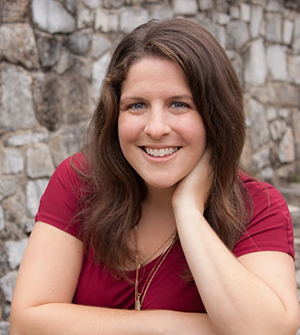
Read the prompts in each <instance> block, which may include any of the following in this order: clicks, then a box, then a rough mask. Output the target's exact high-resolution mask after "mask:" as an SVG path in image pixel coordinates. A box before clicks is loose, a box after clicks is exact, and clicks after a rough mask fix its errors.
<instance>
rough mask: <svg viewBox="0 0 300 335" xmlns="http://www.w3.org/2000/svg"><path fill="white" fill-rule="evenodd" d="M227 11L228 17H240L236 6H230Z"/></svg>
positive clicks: (236, 18)
mask: <svg viewBox="0 0 300 335" xmlns="http://www.w3.org/2000/svg"><path fill="white" fill-rule="evenodd" d="M229 13H230V17H231V18H232V19H234V20H238V19H239V18H240V9H239V7H237V6H230V8H229Z"/></svg>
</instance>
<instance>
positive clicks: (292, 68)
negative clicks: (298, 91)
mask: <svg viewBox="0 0 300 335" xmlns="http://www.w3.org/2000/svg"><path fill="white" fill-rule="evenodd" d="M289 73H290V80H291V82H292V83H293V84H297V85H300V56H292V57H291V60H290V64H289Z"/></svg>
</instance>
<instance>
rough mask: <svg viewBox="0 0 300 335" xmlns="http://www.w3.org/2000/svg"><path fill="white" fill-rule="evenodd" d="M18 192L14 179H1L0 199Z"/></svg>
mask: <svg viewBox="0 0 300 335" xmlns="http://www.w3.org/2000/svg"><path fill="white" fill-rule="evenodd" d="M15 192H16V183H15V181H14V180H13V179H0V201H2V200H3V199H5V198H7V197H9V196H11V195H13V194H14V193H15Z"/></svg>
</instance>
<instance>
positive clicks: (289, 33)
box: [282, 20, 294, 45]
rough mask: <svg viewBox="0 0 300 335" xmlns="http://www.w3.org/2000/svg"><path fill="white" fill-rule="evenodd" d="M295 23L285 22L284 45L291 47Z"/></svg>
mask: <svg viewBox="0 0 300 335" xmlns="http://www.w3.org/2000/svg"><path fill="white" fill-rule="evenodd" d="M293 29H294V23H293V21H290V20H284V22H283V37H282V39H283V43H284V44H287V45H290V44H291V43H292V39H293Z"/></svg>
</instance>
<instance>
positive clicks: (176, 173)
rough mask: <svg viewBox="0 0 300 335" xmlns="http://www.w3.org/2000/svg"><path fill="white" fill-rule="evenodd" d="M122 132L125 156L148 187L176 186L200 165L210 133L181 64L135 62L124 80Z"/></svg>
mask: <svg viewBox="0 0 300 335" xmlns="http://www.w3.org/2000/svg"><path fill="white" fill-rule="evenodd" d="M118 131H119V141H120V145H121V149H122V152H123V154H124V156H125V158H126V159H127V161H128V162H129V164H130V165H131V166H132V167H133V168H134V169H135V171H136V172H137V173H138V174H139V175H140V176H141V178H142V179H143V180H144V181H145V183H146V185H147V186H148V187H149V186H151V187H155V188H169V187H172V186H174V185H176V184H177V183H178V182H179V181H180V180H181V179H182V178H184V177H185V176H186V175H187V174H188V173H189V172H190V171H191V170H192V169H193V168H194V167H195V165H196V164H197V162H198V161H199V159H200V158H201V157H202V154H203V152H204V150H205V145H206V133H205V128H204V125H203V122H202V118H201V116H200V114H199V113H198V111H197V109H196V106H195V104H194V101H193V96H192V93H191V90H190V88H189V85H188V82H187V79H186V77H185V74H184V72H183V71H182V69H181V68H180V66H179V65H178V64H177V63H175V62H173V61H171V60H168V59H164V58H144V59H141V60H139V61H138V62H137V63H135V64H133V65H132V66H131V68H130V69H129V72H128V75H127V78H126V80H125V81H124V82H123V84H122V90H121V98H120V114H119V120H118Z"/></svg>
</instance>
